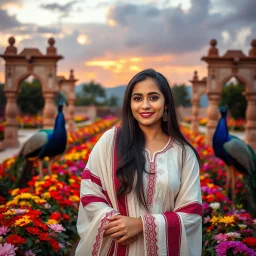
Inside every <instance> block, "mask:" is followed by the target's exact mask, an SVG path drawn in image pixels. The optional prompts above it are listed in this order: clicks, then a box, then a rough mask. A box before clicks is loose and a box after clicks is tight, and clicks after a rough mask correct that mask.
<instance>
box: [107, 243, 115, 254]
mask: <svg viewBox="0 0 256 256" xmlns="http://www.w3.org/2000/svg"><path fill="white" fill-rule="evenodd" d="M114 251H115V242H114V240H113V241H112V243H111V245H110V247H109V250H108V254H107V256H113V255H114Z"/></svg>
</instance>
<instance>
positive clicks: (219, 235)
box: [214, 233, 228, 243]
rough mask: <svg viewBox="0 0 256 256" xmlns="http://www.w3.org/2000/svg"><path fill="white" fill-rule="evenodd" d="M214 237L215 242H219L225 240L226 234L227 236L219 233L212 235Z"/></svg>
mask: <svg viewBox="0 0 256 256" xmlns="http://www.w3.org/2000/svg"><path fill="white" fill-rule="evenodd" d="M214 238H215V240H217V242H218V243H219V242H224V241H227V239H228V236H227V235H226V234H222V233H220V234H218V235H216V236H214Z"/></svg>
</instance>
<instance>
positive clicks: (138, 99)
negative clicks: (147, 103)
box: [133, 96, 141, 101]
mask: <svg viewBox="0 0 256 256" xmlns="http://www.w3.org/2000/svg"><path fill="white" fill-rule="evenodd" d="M133 100H134V101H140V100H141V97H139V96H135V97H133Z"/></svg>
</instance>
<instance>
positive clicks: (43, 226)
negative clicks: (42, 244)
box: [34, 220, 48, 231]
mask: <svg viewBox="0 0 256 256" xmlns="http://www.w3.org/2000/svg"><path fill="white" fill-rule="evenodd" d="M34 225H35V226H36V227H39V228H42V229H43V230H45V231H46V230H48V227H47V226H46V225H45V224H44V223H42V222H41V221H39V220H34Z"/></svg>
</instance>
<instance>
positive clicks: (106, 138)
mask: <svg viewBox="0 0 256 256" xmlns="http://www.w3.org/2000/svg"><path fill="white" fill-rule="evenodd" d="M116 132H117V127H115V126H113V127H112V128H110V129H109V130H107V131H106V132H104V133H103V134H102V136H101V138H100V141H101V142H103V143H109V142H111V141H113V139H114V137H115V134H116Z"/></svg>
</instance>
